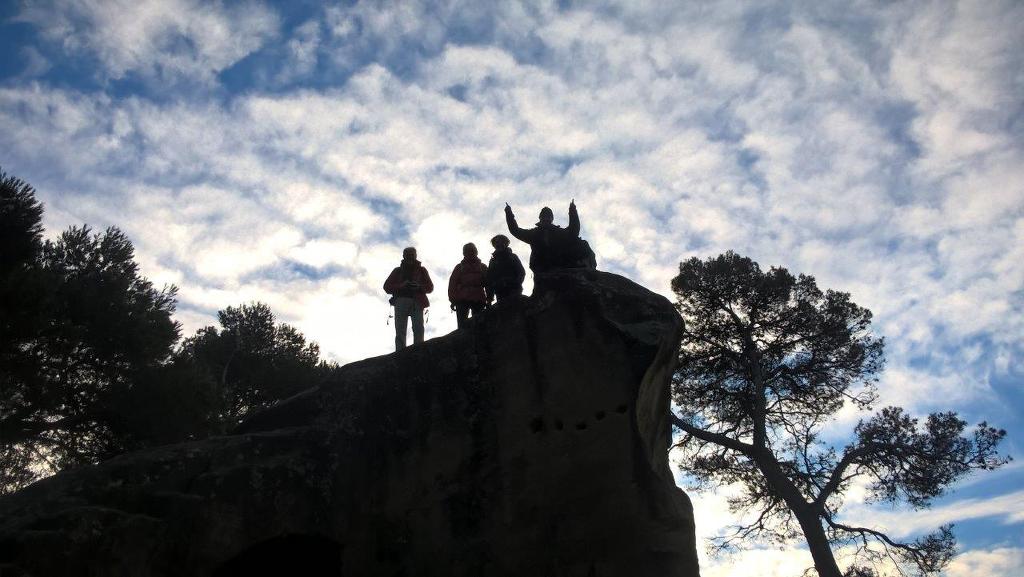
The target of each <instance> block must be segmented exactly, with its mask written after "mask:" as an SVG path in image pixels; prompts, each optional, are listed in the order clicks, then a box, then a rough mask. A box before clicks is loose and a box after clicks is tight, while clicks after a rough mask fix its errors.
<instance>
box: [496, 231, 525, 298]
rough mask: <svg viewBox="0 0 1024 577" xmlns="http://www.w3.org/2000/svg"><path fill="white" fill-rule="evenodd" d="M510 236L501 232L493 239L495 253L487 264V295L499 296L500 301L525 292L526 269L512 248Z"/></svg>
mask: <svg viewBox="0 0 1024 577" xmlns="http://www.w3.org/2000/svg"><path fill="white" fill-rule="evenodd" d="M508 245H509V241H508V237H507V236H505V235H503V234H499V235H497V236H495V237H494V238H492V239H491V246H493V247H494V254H492V255H491V262H490V263H488V264H487V296H488V297H489V298H497V299H498V303H499V304H500V303H501V302H503V301H505V300H508V299H511V298H514V297H517V296H519V295H521V294H523V279H525V278H526V269H524V268H523V263H522V262H521V261H520V260H519V257H518V256H516V254H515V253H514V252H512V249H510V248H509V247H508Z"/></svg>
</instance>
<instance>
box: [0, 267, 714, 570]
mask: <svg viewBox="0 0 1024 577" xmlns="http://www.w3.org/2000/svg"><path fill="white" fill-rule="evenodd" d="M681 327H682V321H681V319H680V318H679V316H678V315H677V314H676V313H675V311H674V309H673V308H672V306H671V305H670V303H669V302H668V300H666V299H665V298H663V297H660V296H657V295H655V294H653V293H651V292H649V291H647V290H645V289H643V288H642V287H640V286H638V285H636V284H634V283H632V282H630V281H628V280H626V279H623V278H621V277H618V276H615V275H612V274H608V273H602V272H597V271H585V272H573V273H569V272H564V273H551V274H546V275H539V276H538V278H537V279H536V290H535V292H534V295H533V296H532V297H530V298H529V299H527V298H523V299H522V300H520V301H513V302H509V303H505V304H503V305H502V306H498V307H494V308H492V309H490V310H488V311H486V312H485V313H484V314H483V315H481V316H480V317H479V318H478V319H474V320H473V321H471V322H470V326H469V327H468V328H466V329H463V330H460V331H457V332H455V333H452V334H450V335H448V336H445V337H442V338H438V339H433V340H431V341H428V342H426V343H424V344H423V345H418V346H415V347H412V348H409V349H406V350H405V351H402V352H399V353H394V354H390V355H386V356H382V357H377V358H372V359H367V360H364V361H360V362H357V363H352V364H350V365H347V366H345V367H343V368H341V369H340V370H339V371H338V372H337V375H336V377H335V378H334V379H333V381H332V382H330V383H329V384H327V385H325V386H322V387H320V388H317V389H312V390H309V391H307V392H305V393H302V394H301V395H298V396H296V397H293V398H291V399H289V400H287V401H285V402H283V403H281V404H279V405H277V406H275V407H274V408H272V409H270V410H268V411H266V412H263V413H261V414H258V415H256V416H254V417H253V418H251V419H249V420H248V421H246V422H245V423H243V424H242V426H241V427H240V428H239V430H238V431H236V432H235V434H232V435H229V436H224V437H216V438H211V439H207V440H204V441H199V442H194V443H188V444H181V445H173V446H167V447H161V448H156V449H151V450H146V451H140V452H136V453H131V454H127V455H123V456H120V457H118V458H115V459H112V460H110V461H108V462H105V463H102V464H100V465H97V466H93V467H85V468H82V469H78V470H74V471H68V472H65V473H61V474H58V475H56V476H54V477H51V478H49V479H46V480H43V481H40V482H39V483H36V484H34V485H32V486H30V487H28V488H26V489H24V490H23V491H20V492H18V493H16V494H14V495H10V496H8V497H6V498H4V499H2V500H0V575H3V576H4V577H9V576H15V575H25V576H28V575H33V576H58V575H103V576H109V577H116V576H157V575H160V576H172V575H174V576H180V575H186V576H187V575H270V574H274V575H334V576H337V575H345V576H352V575H381V576H384V575H386V576H408V577H413V576H426V575H430V576H434V575H436V576H466V577H469V576H473V577H479V576H524V577H534V576H536V577H541V576H552V577H554V576H580V577H584V576H630V577H643V576H654V575H658V576H696V575H697V574H698V570H697V557H696V548H695V541H694V527H693V515H692V508H691V506H690V502H689V500H688V499H687V497H686V495H685V494H684V493H683V492H682V491H680V490H679V489H677V488H676V486H675V484H674V483H673V479H672V474H671V472H670V469H669V466H668V461H667V449H668V446H669V442H670V428H669V424H668V420H667V415H668V408H669V390H668V381H669V377H670V375H671V371H672V367H673V362H674V358H675V351H676V347H677V346H678V342H679V336H680V331H681Z"/></svg>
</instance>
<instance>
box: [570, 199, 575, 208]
mask: <svg viewBox="0 0 1024 577" xmlns="http://www.w3.org/2000/svg"><path fill="white" fill-rule="evenodd" d="M569 208H576V199H575V198H574V199H572V200H570V201H569Z"/></svg>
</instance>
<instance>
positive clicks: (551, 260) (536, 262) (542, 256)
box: [505, 204, 580, 272]
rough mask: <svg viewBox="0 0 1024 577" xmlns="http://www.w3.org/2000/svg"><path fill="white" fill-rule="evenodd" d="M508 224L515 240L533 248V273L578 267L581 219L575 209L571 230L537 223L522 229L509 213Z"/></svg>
mask: <svg viewBox="0 0 1024 577" xmlns="http://www.w3.org/2000/svg"><path fill="white" fill-rule="evenodd" d="M505 223H506V224H507V225H508V231H509V233H511V234H512V236H514V237H515V238H517V239H519V240H521V241H523V242H525V243H526V244H528V245H530V249H531V250H530V270H532V271H533V272H545V271H548V270H551V269H554V268H569V267H573V266H575V264H574V261H575V260H578V259H576V258H575V255H574V254H573V253H574V252H575V251H576V248H577V244H578V241H579V237H580V216H579V213H578V212H577V210H576V205H574V204H573V205H569V226H568V227H567V228H562V227H560V226H558V225H556V224H544V223H541V222H538V223H537V226H536V228H531V229H523V228H519V225H518V223H516V217H515V216H514V215H513V214H512V211H511V210H509V209H506V211H505Z"/></svg>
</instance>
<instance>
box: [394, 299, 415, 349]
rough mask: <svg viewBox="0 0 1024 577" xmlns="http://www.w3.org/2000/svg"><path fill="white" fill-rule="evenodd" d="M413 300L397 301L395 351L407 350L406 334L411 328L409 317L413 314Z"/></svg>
mask: <svg viewBox="0 0 1024 577" xmlns="http://www.w3.org/2000/svg"><path fill="white" fill-rule="evenodd" d="M413 304H414V303H413V302H412V299H406V298H399V299H395V350H396V351H400V350H402V349H404V348H405V333H406V328H407V327H408V326H409V315H410V314H412V310H411V309H412V305H413Z"/></svg>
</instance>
